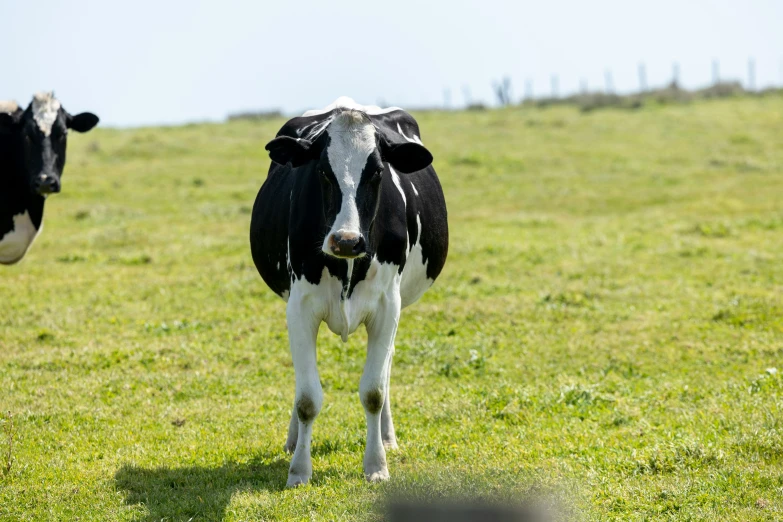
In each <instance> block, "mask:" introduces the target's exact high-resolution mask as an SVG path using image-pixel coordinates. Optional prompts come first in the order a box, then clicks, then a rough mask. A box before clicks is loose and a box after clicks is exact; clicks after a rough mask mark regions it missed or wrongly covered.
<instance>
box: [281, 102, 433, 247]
mask: <svg viewBox="0 0 783 522" xmlns="http://www.w3.org/2000/svg"><path fill="white" fill-rule="evenodd" d="M266 148H267V150H269V155H270V157H271V158H272V160H273V161H275V162H276V163H280V164H283V165H284V164H286V163H291V164H292V166H293V167H300V166H308V167H310V168H314V169H315V173H316V175H317V178H318V183H319V184H320V187H321V195H322V198H323V213H324V220H325V222H326V226H327V229H328V232H327V233H326V235H325V236H324V239H323V244H322V245H321V250H322V251H323V252H324V253H325V254H327V255H329V256H333V257H338V258H343V259H353V258H357V257H362V256H364V255H366V254H367V253H368V240H367V238H368V237H369V232H370V227H371V225H372V223H373V221H374V220H375V215H376V213H377V211H378V204H379V202H380V190H381V180H382V178H383V176H388V175H391V171H390V169H392V168H393V169H395V171H397V172H401V173H404V174H405V173H410V172H415V171H417V170H421V169H423V168H426V167H427V166H428V165H429V164H430V163H432V155H431V154H430V153H429V151H428V150H427V149H425V148H424V147H423V146H422V145H420V144H418V143H402V144H397V145H390V144H389V143H387V142H386V140H384V139H382V138H381V137H380V136H379V134H378V133H377V131H376V129H375V126H374V125H373V123H372V122H371V121H370V119H369V117H368V116H367V115H366V114H364V113H363V112H360V111H354V110H346V111H343V112H341V113H338V114H337V115H336V116H335V117H334V119H333V120H332V121H331V122H330V123H329V125H328V127H326V131H325V132H324V134H323V135H322V136H321V137H320V138H318V139H317V140H316V141H315V142H310V141H308V140H304V139H294V138H290V137H286V136H281V137H278V138H275V139H274V140H272V141H271V142H270V143H269V144H267V147H266Z"/></svg>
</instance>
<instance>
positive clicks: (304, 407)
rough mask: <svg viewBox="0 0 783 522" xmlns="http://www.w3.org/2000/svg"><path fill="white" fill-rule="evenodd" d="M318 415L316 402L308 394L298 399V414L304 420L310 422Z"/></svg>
mask: <svg viewBox="0 0 783 522" xmlns="http://www.w3.org/2000/svg"><path fill="white" fill-rule="evenodd" d="M316 415H318V411H317V410H316V408H315V403H314V402H313V400H312V399H311V398H310V397H308V396H307V395H303V396H301V397H300V398H299V400H297V401H296V416H297V417H298V418H299V420H300V421H302V422H310V421H312V420H313V419H315V417H316Z"/></svg>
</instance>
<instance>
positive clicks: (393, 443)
mask: <svg viewBox="0 0 783 522" xmlns="http://www.w3.org/2000/svg"><path fill="white" fill-rule="evenodd" d="M383 447H384V448H386V449H387V450H396V449H399V448H400V447H399V446H398V445H397V439H391V440H385V441H383Z"/></svg>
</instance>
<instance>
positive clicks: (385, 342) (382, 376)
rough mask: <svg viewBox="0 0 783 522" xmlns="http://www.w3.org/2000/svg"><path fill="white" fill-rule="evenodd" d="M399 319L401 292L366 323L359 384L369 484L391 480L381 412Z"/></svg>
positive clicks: (386, 300)
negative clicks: (364, 351) (362, 371)
mask: <svg viewBox="0 0 783 522" xmlns="http://www.w3.org/2000/svg"><path fill="white" fill-rule="evenodd" d="M399 320H400V298H399V293H398V292H393V295H391V296H387V297H385V298H384V299H383V302H382V303H381V305H380V306H379V307H378V309H377V311H376V313H375V315H374V316H373V317H372V318H371V319H370V320H369V321H368V323H367V337H368V342H367V362H366V363H365V365H364V373H363V374H362V380H361V382H360V383H359V395H360V398H361V401H362V405H363V406H364V413H365V417H366V418H367V447H366V449H365V452H364V476H365V478H366V479H367V480H368V481H370V482H378V481H381V480H388V478H389V469H388V467H387V466H386V451H385V450H384V447H383V438H382V435H381V412H382V411H383V407H384V402H385V401H386V397H387V394H388V378H389V365H390V364H391V356H392V352H393V350H394V336H395V334H396V333H397V324H398V322H399Z"/></svg>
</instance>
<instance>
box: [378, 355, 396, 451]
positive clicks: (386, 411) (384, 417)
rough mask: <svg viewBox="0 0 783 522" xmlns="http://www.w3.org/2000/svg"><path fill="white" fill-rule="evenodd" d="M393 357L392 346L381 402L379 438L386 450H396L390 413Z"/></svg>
mask: <svg viewBox="0 0 783 522" xmlns="http://www.w3.org/2000/svg"><path fill="white" fill-rule="evenodd" d="M393 357H394V346H392V355H391V356H390V357H389V364H388V368H387V369H386V398H385V400H384V401H383V410H381V438H382V439H383V447H384V448H386V449H392V450H394V449H397V436H396V435H395V433H394V422H393V421H392V413H391V367H392V359H393Z"/></svg>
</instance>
